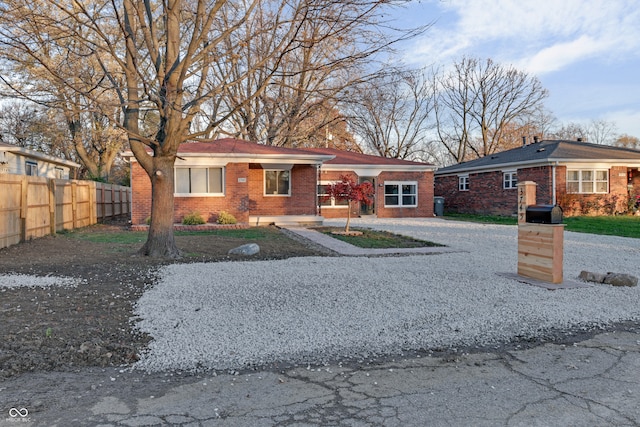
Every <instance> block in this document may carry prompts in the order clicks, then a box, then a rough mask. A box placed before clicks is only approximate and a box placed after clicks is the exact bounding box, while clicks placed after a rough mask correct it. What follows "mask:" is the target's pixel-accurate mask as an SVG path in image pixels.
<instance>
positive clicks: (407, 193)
mask: <svg viewBox="0 0 640 427" xmlns="http://www.w3.org/2000/svg"><path fill="white" fill-rule="evenodd" d="M384 205H385V206H386V207H394V206H397V207H402V206H406V207H416V206H418V183H417V182H385V183H384Z"/></svg>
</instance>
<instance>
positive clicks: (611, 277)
mask: <svg viewBox="0 0 640 427" xmlns="http://www.w3.org/2000/svg"><path fill="white" fill-rule="evenodd" d="M603 283H606V284H608V285H611V286H638V278H637V277H635V276H632V275H630V274H622V273H607V275H606V276H605V278H604V282H603Z"/></svg>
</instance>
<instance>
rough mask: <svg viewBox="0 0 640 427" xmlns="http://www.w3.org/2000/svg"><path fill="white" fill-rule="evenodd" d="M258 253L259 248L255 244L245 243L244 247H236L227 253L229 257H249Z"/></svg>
mask: <svg viewBox="0 0 640 427" xmlns="http://www.w3.org/2000/svg"><path fill="white" fill-rule="evenodd" d="M258 252H260V246H258V245H257V244H256V243H247V244H246V245H242V246H238V247H237V248H233V249H231V250H230V251H229V252H228V253H229V255H244V256H251V255H255V254H257V253H258Z"/></svg>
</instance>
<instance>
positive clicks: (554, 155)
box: [436, 140, 640, 175]
mask: <svg viewBox="0 0 640 427" xmlns="http://www.w3.org/2000/svg"><path fill="white" fill-rule="evenodd" d="M556 161H560V162H563V161H564V162H579V161H585V162H590V161H599V162H603V161H609V162H612V161H620V162H621V163H632V164H634V165H637V164H640V151H638V150H632V149H628V148H620V147H613V146H610V145H599V144H591V143H588V142H577V141H563V140H543V141H540V142H536V143H533V144H528V145H525V146H522V147H518V148H513V149H511V150H507V151H502V152H500V153H495V154H492V155H489V156H485V157H481V158H479V159H476V160H470V161H468V162H462V163H458V164H456V165H453V166H448V167H445V168H440V169H438V170H437V171H436V175H445V174H450V173H461V172H467V171H477V170H495V169H503V168H506V167H516V166H524V165H536V164H540V165H542V164H549V163H551V162H556Z"/></svg>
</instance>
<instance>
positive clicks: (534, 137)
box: [533, 135, 538, 144]
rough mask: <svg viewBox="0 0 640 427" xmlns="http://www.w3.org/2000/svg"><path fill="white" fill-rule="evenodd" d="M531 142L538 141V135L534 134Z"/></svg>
mask: <svg viewBox="0 0 640 427" xmlns="http://www.w3.org/2000/svg"><path fill="white" fill-rule="evenodd" d="M533 143H534V144H537V143H538V135H534V136H533Z"/></svg>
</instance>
